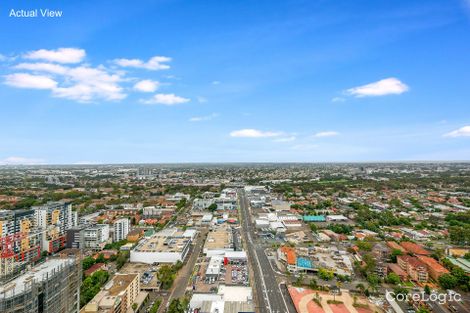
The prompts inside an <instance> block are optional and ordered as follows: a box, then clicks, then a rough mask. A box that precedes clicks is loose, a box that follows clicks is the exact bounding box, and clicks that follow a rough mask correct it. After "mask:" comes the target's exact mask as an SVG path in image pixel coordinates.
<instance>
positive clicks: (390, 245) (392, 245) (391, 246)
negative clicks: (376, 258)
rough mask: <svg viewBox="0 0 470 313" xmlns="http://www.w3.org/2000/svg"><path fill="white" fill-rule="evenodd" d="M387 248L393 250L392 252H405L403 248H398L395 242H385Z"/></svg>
mask: <svg viewBox="0 0 470 313" xmlns="http://www.w3.org/2000/svg"><path fill="white" fill-rule="evenodd" d="M387 246H389V247H390V249H394V250H400V251H402V252H406V250H405V248H403V247H402V246H400V245H399V244H398V243H396V242H395V241H387Z"/></svg>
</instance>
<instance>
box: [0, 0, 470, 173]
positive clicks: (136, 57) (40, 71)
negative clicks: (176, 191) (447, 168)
mask: <svg viewBox="0 0 470 313" xmlns="http://www.w3.org/2000/svg"><path fill="white" fill-rule="evenodd" d="M35 8H38V9H39V8H43V9H46V8H49V9H53V10H62V11H63V17H62V18H54V19H52V18H49V19H47V18H13V17H8V14H9V12H10V10H11V9H15V10H20V9H35ZM0 12H1V15H0V29H1V30H2V31H0V42H1V45H0V55H1V56H0V64H1V67H0V99H1V104H0V164H19V163H23V164H33V163H47V164H64V163H127V162H131V163H141V162H142V163H144V162H145V163H146V162H231V161H240V162H250V161H256V162H263V161H266V162H286V161H293V162H323V161H332V162H339V161H401V160H404V161H409V160H469V159H470V105H469V101H468V99H469V98H470V97H469V96H470V88H469V87H470V86H469V82H470V79H469V73H470V57H469V56H470V37H469V33H470V2H466V1H459V0H455V1H453V0H439V1H437V0H426V1H409V0H407V1H361V0H355V1H350V0H343V1H340V0H335V1H326V0H324V1H314V0H306V1H287V0H283V1H276V0H267V1H264V0H257V1H221V0H218V1H209V0H205V1H171V0H166V1H145V0H142V1H138V2H137V1H96V0H95V1H86V0H84V1H80V2H79V3H77V1H73V2H72V1H64V0H62V1H52V0H43V1H39V0H35V1H17V0H15V1H10V0H8V1H3V2H2V4H1V5H0Z"/></svg>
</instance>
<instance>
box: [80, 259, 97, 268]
mask: <svg viewBox="0 0 470 313" xmlns="http://www.w3.org/2000/svg"><path fill="white" fill-rule="evenodd" d="M95 263H96V261H95V259H94V258H92V257H91V256H87V257H85V258H83V260H82V268H83V270H84V271H86V270H87V269H89V268H90V267H92V266H93V264H95Z"/></svg>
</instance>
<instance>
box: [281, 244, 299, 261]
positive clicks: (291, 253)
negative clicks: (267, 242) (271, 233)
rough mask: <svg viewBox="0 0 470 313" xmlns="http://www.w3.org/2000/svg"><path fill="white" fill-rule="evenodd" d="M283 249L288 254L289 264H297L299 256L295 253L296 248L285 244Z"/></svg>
mask: <svg viewBox="0 0 470 313" xmlns="http://www.w3.org/2000/svg"><path fill="white" fill-rule="evenodd" d="M281 251H282V252H283V253H284V254H285V255H286V259H287V264H290V265H295V264H296V260H297V256H296V255H295V250H294V249H293V248H291V247H287V246H283V247H281Z"/></svg>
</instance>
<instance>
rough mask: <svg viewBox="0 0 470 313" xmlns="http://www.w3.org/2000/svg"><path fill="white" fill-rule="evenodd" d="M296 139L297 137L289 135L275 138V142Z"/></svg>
mask: <svg viewBox="0 0 470 313" xmlns="http://www.w3.org/2000/svg"><path fill="white" fill-rule="evenodd" d="M295 139H297V137H295V136H289V137H283V138H278V139H274V140H273V142H291V141H294V140H295Z"/></svg>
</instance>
